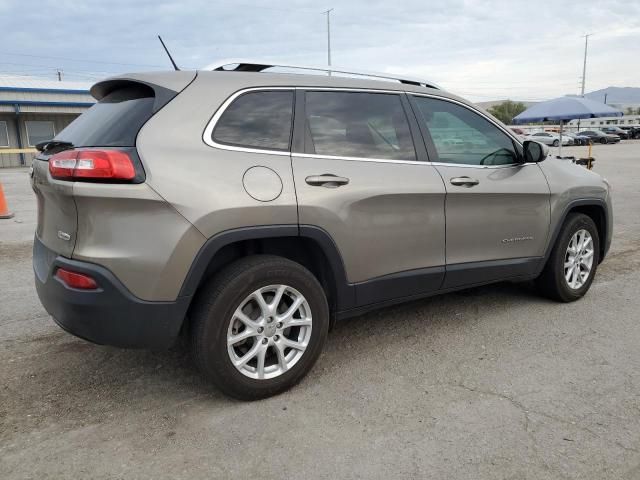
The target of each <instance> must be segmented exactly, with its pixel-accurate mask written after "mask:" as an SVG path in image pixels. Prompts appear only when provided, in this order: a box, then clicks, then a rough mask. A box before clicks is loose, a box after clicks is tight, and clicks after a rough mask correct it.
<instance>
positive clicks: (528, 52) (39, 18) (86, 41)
mask: <svg viewBox="0 0 640 480" xmlns="http://www.w3.org/2000/svg"><path fill="white" fill-rule="evenodd" d="M330 7H334V10H333V12H332V17H331V19H332V23H331V26H332V47H333V51H332V56H333V63H334V64H336V65H341V66H351V67H358V68H364V69H367V70H378V71H387V72H398V73H404V74H411V75H413V76H424V77H426V78H428V79H430V80H432V81H435V82H436V83H439V84H441V85H442V86H443V87H445V88H447V89H449V90H452V91H454V92H455V93H459V94H461V95H463V96H466V97H469V98H471V99H474V100H488V99H498V98H515V99H522V100H537V99H543V98H548V97H552V96H558V95H562V94H565V93H577V92H578V89H579V77H580V75H581V74H582V53H583V47H584V40H583V38H582V37H581V35H583V34H584V33H586V32H594V35H593V36H592V37H591V38H590V46H589V62H588V67H587V90H595V89H599V88H603V87H606V86H609V85H619V86H637V85H638V78H640V64H638V62H636V59H635V58H634V54H633V52H634V51H635V50H637V48H636V46H637V45H638V44H640V2H629V1H627V0H609V1H607V2H605V3H603V2H601V1H596V0H583V1H582V2H580V3H579V4H576V3H575V2H570V1H538V2H530V1H526V0H511V1H503V0H486V1H471V0H449V1H427V0H422V1H417V0H404V1H400V2H389V1H384V2H383V1H366V0H353V1H343V2H335V3H333V2H327V3H324V2H323V3H318V2H316V1H311V0H289V1H284V0H271V1H259V0H238V1H217V2H216V1H213V0H212V1H204V0H191V1H178V0H159V1H156V0H137V1H131V0H127V1H124V0H111V1H109V2H105V1H102V0H100V1H99V0H86V1H74V0H39V1H35V0H23V1H20V2H18V1H8V0H0V12H2V17H3V19H5V22H4V24H3V42H2V45H1V46H0V73H1V72H5V73H14V74H15V73H18V74H31V75H49V76H52V75H53V72H54V71H55V69H57V68H62V69H63V71H64V72H65V77H66V78H69V79H97V78H100V77H104V76H108V75H110V74H113V73H121V72H124V71H131V70H149V69H159V68H168V67H170V64H169V63H168V60H167V58H166V57H165V55H164V52H163V51H162V49H161V47H160V45H159V43H158V41H157V39H156V35H157V34H158V33H160V34H162V35H163V38H164V39H165V41H166V42H167V43H168V45H169V48H170V50H171V51H172V53H173V55H174V57H175V58H176V61H177V62H178V64H180V65H182V66H184V67H192V68H194V67H195V68H197V67H202V66H204V65H207V64H209V63H211V62H213V61H215V60H216V59H221V58H229V57H240V58H267V59H279V60H285V61H290V62H297V63H303V64H324V63H325V62H326V17H325V16H324V15H323V14H322V11H324V10H326V9H327V8H330ZM7 20H8V21H7ZM25 26H26V27H27V28H25ZM52 57H55V58H52ZM107 62H111V63H107Z"/></svg>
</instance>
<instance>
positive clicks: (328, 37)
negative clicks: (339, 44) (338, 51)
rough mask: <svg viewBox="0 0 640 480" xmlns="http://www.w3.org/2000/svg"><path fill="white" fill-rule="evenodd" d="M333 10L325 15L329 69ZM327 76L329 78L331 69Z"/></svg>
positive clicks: (328, 63) (329, 63)
mask: <svg viewBox="0 0 640 480" xmlns="http://www.w3.org/2000/svg"><path fill="white" fill-rule="evenodd" d="M332 11H333V8H330V9H329V10H327V11H326V12H322V13H325V14H326V15H327V65H328V66H329V67H331V12H332ZM329 76H331V69H329Z"/></svg>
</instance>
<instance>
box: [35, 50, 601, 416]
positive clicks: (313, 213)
mask: <svg viewBox="0 0 640 480" xmlns="http://www.w3.org/2000/svg"><path fill="white" fill-rule="evenodd" d="M228 65H237V67H236V68H237V70H226V69H225V67H226V66H228ZM268 65H269V64H268V63H266V62H261V63H258V64H251V63H242V62H241V61H229V62H228V63H226V64H222V65H214V66H210V67H209V68H210V69H212V70H215V71H198V72H194V71H170V72H152V73H140V74H126V75H123V76H119V77H115V78H110V79H107V80H104V81H101V82H98V83H97V84H95V85H94V86H93V87H92V88H91V94H92V95H93V96H94V97H95V98H96V100H97V103H96V104H95V105H93V106H92V107H91V108H90V109H89V110H88V111H87V112H85V113H84V114H82V115H81V116H80V117H78V118H77V119H76V120H74V121H73V123H71V124H70V125H69V126H68V127H67V128H65V129H64V130H62V131H61V132H60V133H58V135H57V136H56V137H55V138H54V139H53V140H50V141H47V142H43V143H41V144H39V145H38V149H39V151H40V152H39V153H38V155H37V157H36V158H35V159H34V160H33V165H32V167H33V168H32V174H31V185H32V188H33V190H34V191H35V193H36V196H37V205H38V225H37V228H36V232H35V240H34V247H33V266H34V275H35V284H36V290H37V292H38V295H39V297H40V300H41V301H42V303H43V305H44V307H45V309H46V310H47V312H49V313H50V314H51V316H52V317H53V318H54V319H55V321H56V322H58V323H59V324H60V326H61V327H62V328H63V329H64V330H67V331H69V332H71V333H73V334H75V335H77V336H79V337H81V338H84V339H86V340H89V341H93V342H96V343H99V344H106V345H114V346H120V347H127V348H133V347H141V348H142V347H145V348H151V349H161V348H168V347H169V346H171V345H172V344H173V343H174V342H175V341H176V340H177V339H178V337H179V336H180V335H184V337H185V339H188V340H189V343H190V347H191V351H192V354H193V356H194V359H195V363H196V364H197V366H198V367H199V368H200V369H201V371H202V372H203V374H204V375H205V376H206V377H207V378H209V379H210V380H211V381H212V382H213V383H214V384H216V385H218V386H219V387H220V389H221V390H222V391H223V392H225V393H226V394H228V395H230V396H233V397H236V398H240V399H245V400H252V399H258V398H264V397H268V396H271V395H275V394H277V393H280V392H283V391H284V390H286V389H287V388H289V387H291V386H293V385H294V384H296V383H297V382H299V381H300V380H301V379H302V377H303V376H304V375H305V374H306V373H307V372H308V371H309V370H310V369H311V368H312V366H313V364H314V363H315V362H316V360H317V359H318V357H319V356H320V352H321V350H322V348H323V346H324V344H325V342H326V340H327V334H328V332H329V328H330V326H331V325H333V323H334V322H336V321H339V320H340V319H344V318H347V317H353V316H356V315H361V314H363V313H364V312H366V311H369V310H372V309H375V308H379V307H383V306H388V305H391V304H394V303H400V302H404V301H411V300H415V299H417V298H422V297H426V296H430V295H433V294H436V293H444V292H450V291H453V290H459V289H463V288H467V287H476V286H478V285H482V284H489V283H494V282H499V281H504V280H517V281H522V280H535V281H536V284H537V286H538V287H539V289H540V291H541V293H543V294H544V295H546V296H548V297H550V298H553V299H555V300H558V301H560V302H572V301H575V300H578V299H579V298H581V297H582V296H584V295H585V294H586V293H587V291H588V290H589V287H590V286H591V283H592V281H593V279H594V276H595V274H596V270H597V268H598V264H599V263H600V262H601V261H602V259H603V258H604V257H605V255H606V254H607V251H608V249H609V245H610V244H611V236H612V222H613V220H612V199H611V193H610V191H609V184H608V183H607V182H606V181H605V180H604V179H603V178H602V177H601V176H600V175H598V174H597V173H595V172H593V171H589V170H587V169H586V168H582V167H580V166H578V165H575V164H573V163H571V162H562V161H556V160H553V159H547V158H548V149H547V147H546V146H544V145H541V144H540V143H538V142H535V141H524V142H520V140H519V139H518V138H517V137H516V136H515V135H514V134H513V132H512V131H511V130H509V129H508V128H507V127H506V126H504V125H503V124H501V123H500V122H499V121H497V120H495V119H494V118H492V117H490V116H488V115H486V114H485V113H484V112H482V111H481V110H479V109H477V108H476V107H475V106H474V105H473V104H472V103H470V102H466V101H464V100H462V99H460V98H458V97H456V96H454V95H452V94H450V93H447V92H445V91H442V90H440V89H438V88H437V87H435V86H432V84H430V83H426V82H424V81H421V82H417V81H415V80H407V79H405V78H404V77H400V78H397V77H391V78H389V80H395V81H394V82H391V81H384V82H383V81H375V80H370V79H358V78H344V77H340V76H327V75H301V74H291V73H261V70H262V69H265V68H268ZM288 68H291V69H293V68H296V67H295V66H289V67H288ZM297 68H298V69H301V70H306V68H305V67H297ZM345 73H349V74H351V75H352V76H353V75H358V72H345ZM360 75H362V74H360ZM364 75H366V76H370V75H371V74H370V72H366V73H365V74H364ZM380 75H381V76H384V75H386V74H380ZM387 78H388V77H387ZM409 82H411V83H409ZM529 138H532V139H537V138H542V139H545V140H546V139H547V137H543V136H540V135H537V136H531V137H529ZM550 141H551V142H553V138H550ZM443 180H444V181H443ZM372 239H375V241H372ZM486 292H490V291H489V290H486ZM596 293H602V292H596ZM528 301H529V300H528V298H525V297H524V296H520V298H516V299H514V301H513V302H512V303H514V304H517V303H523V302H528ZM409 308H411V307H409ZM566 311H568V310H567V309H564V308H563V309H558V310H557V312H558V314H562V313H561V312H566ZM452 315H453V314H452ZM361 322H362V328H365V329H366V328H373V329H375V328H378V327H379V326H380V325H379V324H380V322H374V324H373V325H369V326H367V324H366V319H362V320H361ZM396 327H397V328H398V329H399V330H401V329H402V328H403V325H400V324H398V325H395V326H394V328H396ZM354 330H355V329H354ZM341 332H344V330H342V331H341ZM427 333H428V332H427ZM412 335H417V336H420V335H425V332H421V331H418V332H412ZM413 338H415V336H414V337H411V339H410V341H413ZM400 343H401V341H400V340H398V348H402V346H401V345H400ZM337 350H339V349H334V352H333V353H336V351H337ZM347 360H348V359H347ZM335 361H336V362H338V361H339V360H338V359H336V360H335ZM348 363H349V362H348V361H347V363H346V364H344V365H343V366H344V368H345V370H344V372H345V375H353V374H355V373H354V372H352V373H349V371H350V370H349V369H350V367H352V365H349V364H348ZM391 367H392V365H389V368H391ZM325 380H326V379H325ZM308 388H314V387H312V386H309V385H308ZM317 388H318V389H322V388H324V387H322V386H320V387H317ZM286 401H289V399H286ZM258 408H260V406H258Z"/></svg>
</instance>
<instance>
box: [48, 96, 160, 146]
mask: <svg viewBox="0 0 640 480" xmlns="http://www.w3.org/2000/svg"><path fill="white" fill-rule="evenodd" d="M154 100H155V99H154V93H153V89H151V88H150V87H148V86H146V85H141V84H133V85H130V86H126V87H121V88H118V89H116V90H114V91H112V92H110V93H109V94H108V95H106V96H105V97H103V98H102V99H101V100H100V101H99V102H98V103H96V104H95V105H93V106H92V107H91V108H90V109H89V110H87V111H86V112H85V113H83V114H82V115H80V116H79V117H78V118H76V119H75V120H74V121H73V122H71V123H70V124H69V126H68V127H67V128H65V129H64V130H62V132H60V133H59V134H58V135H57V136H56V137H55V139H54V140H61V141H65V142H71V143H72V144H73V145H74V146H76V147H134V146H135V143H136V136H137V135H138V131H139V130H140V128H142V125H144V124H145V123H146V121H147V120H149V119H150V118H151V116H152V115H153V104H154Z"/></svg>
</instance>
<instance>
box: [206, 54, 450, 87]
mask: <svg viewBox="0 0 640 480" xmlns="http://www.w3.org/2000/svg"><path fill="white" fill-rule="evenodd" d="M232 65H235V68H224V67H230V66H232ZM268 68H290V69H295V70H309V71H313V72H324V73H327V74H332V73H341V74H346V75H357V76H361V77H371V78H381V79H384V80H396V81H398V82H400V83H404V84H407V85H416V86H421V87H427V88H436V89H438V90H442V88H440V87H439V86H438V85H437V84H435V83H433V82H429V81H426V80H421V79H417V78H411V77H405V76H404V75H394V74H392V73H380V72H369V71H366V70H353V69H350V68H341V67H334V66H327V67H319V66H309V65H289V64H286V63H274V62H265V61H253V60H246V59H228V60H220V61H219V62H215V63H212V64H210V65H207V66H206V67H204V68H203V70H216V71H234V72H262V71H263V70H266V69H268Z"/></svg>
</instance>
